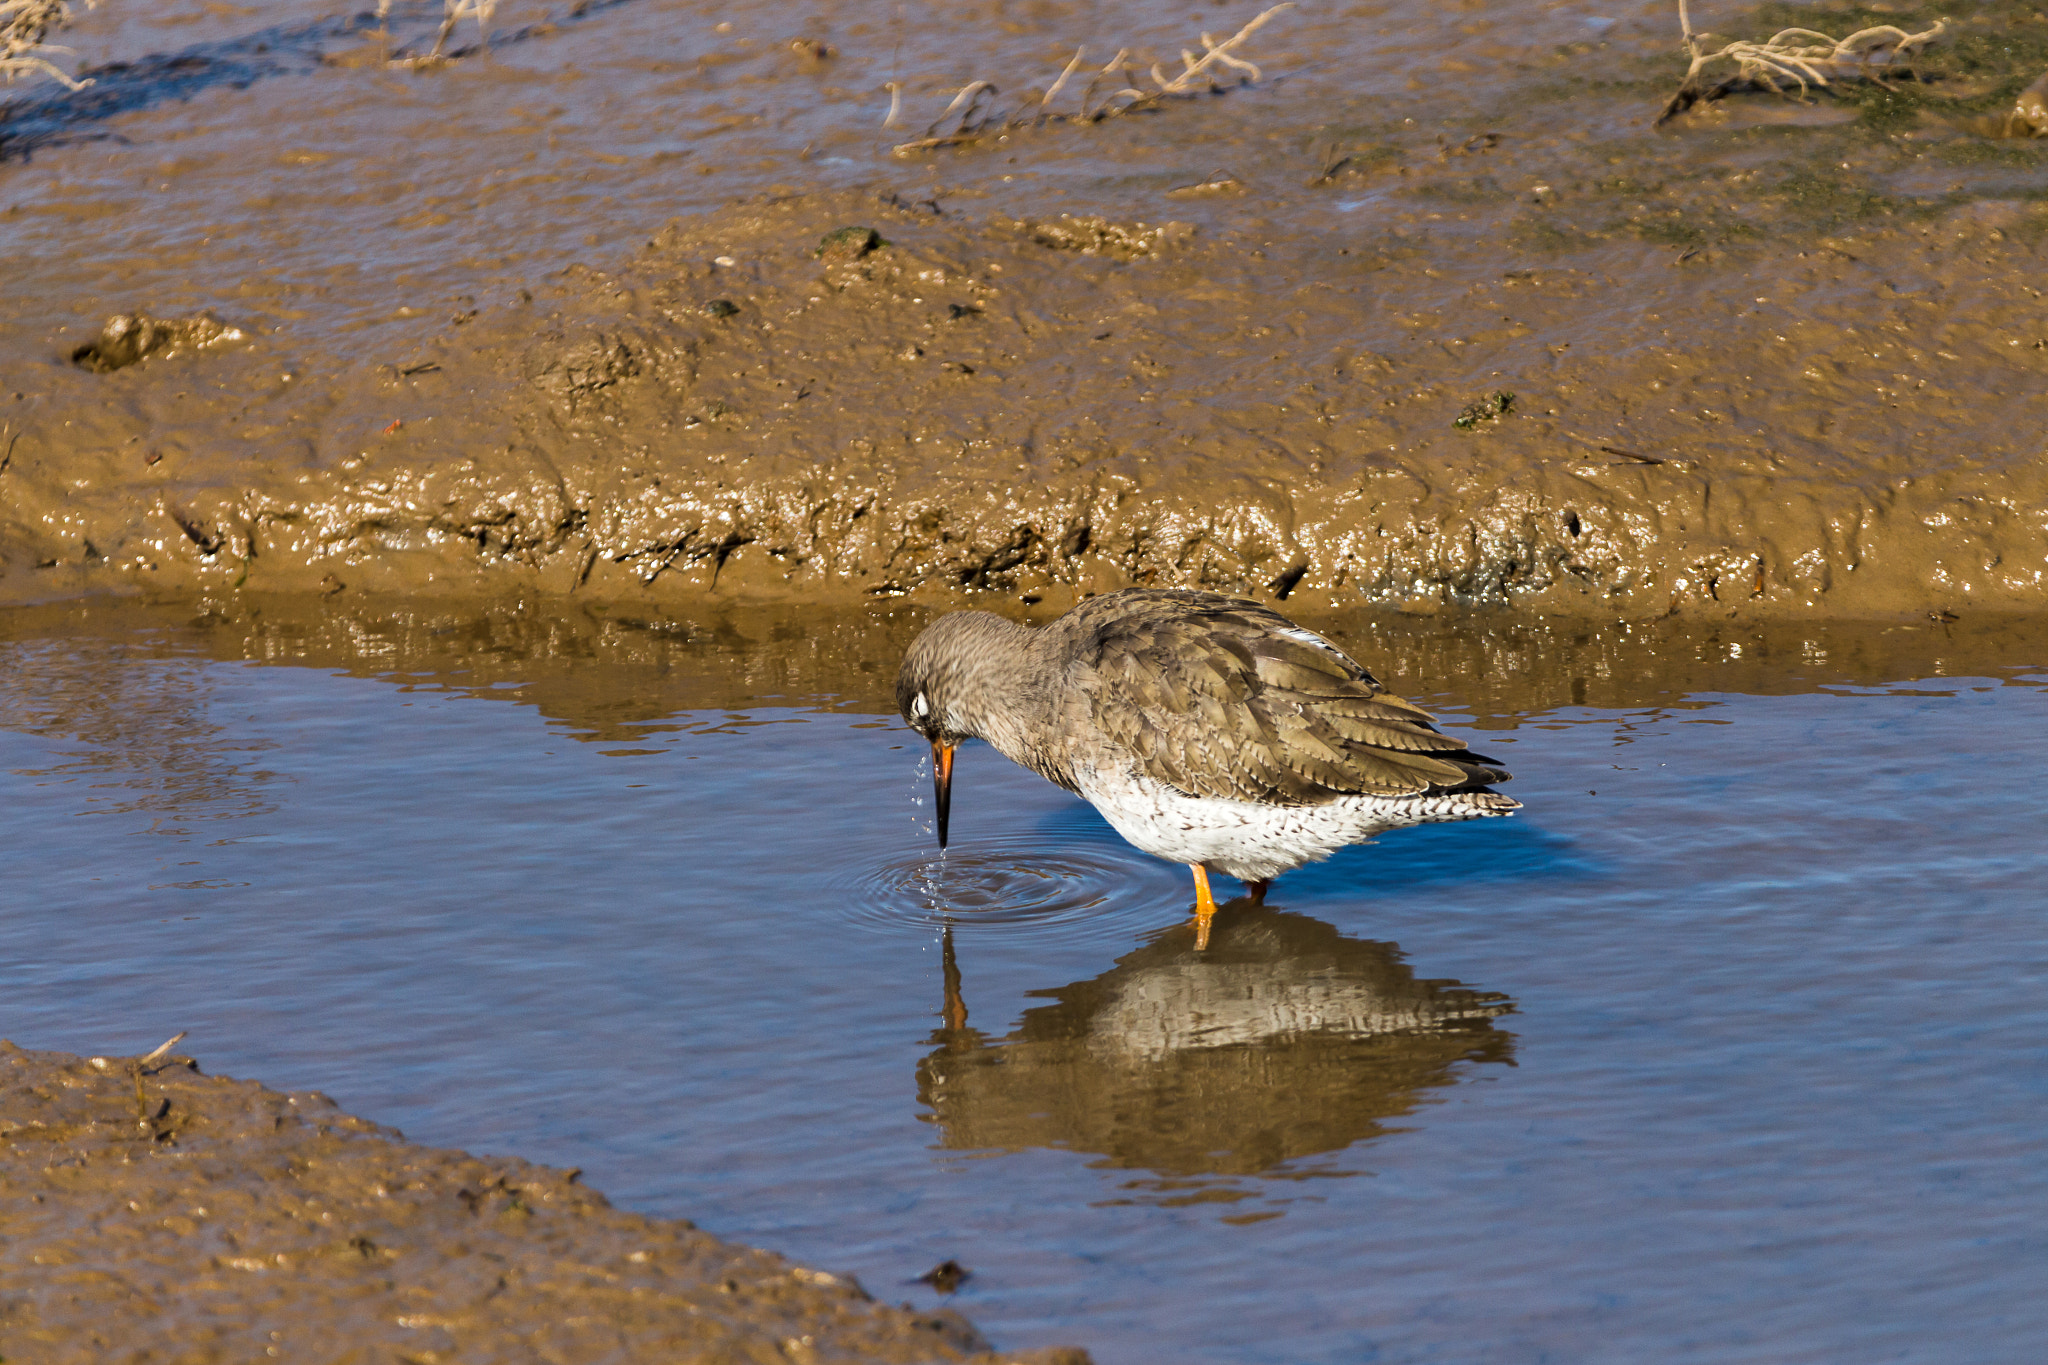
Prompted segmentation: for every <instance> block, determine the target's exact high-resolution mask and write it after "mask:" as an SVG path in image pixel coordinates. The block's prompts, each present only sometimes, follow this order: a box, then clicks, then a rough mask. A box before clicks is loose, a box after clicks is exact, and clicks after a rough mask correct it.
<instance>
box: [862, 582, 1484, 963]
mask: <svg viewBox="0 0 2048 1365" xmlns="http://www.w3.org/2000/svg"><path fill="white" fill-rule="evenodd" d="M896 705H897V708H898V709H899V710H900V711H901V712H902V713H903V719H904V720H905V721H907V722H909V724H910V728H911V729H913V730H915V731H917V732H918V734H920V735H922V736H923V737H924V738H925V739H926V740H927V741H928V742H929V743H930V744H931V746H932V781H933V785H934V789H935V795H936V796H937V805H938V833H939V847H941V848H944V847H945V846H946V826H947V821H948V816H949V814H950V811H951V803H952V785H953V751H954V749H955V748H957V747H958V746H959V744H960V743H961V741H963V740H966V739H984V740H987V741H988V742H989V744H990V745H992V746H994V748H995V750H996V751H997V752H998V753H1000V754H1002V755H1003V756H1004V757H1005V758H1008V759H1009V760H1011V761H1012V762H1014V763H1018V764H1021V765H1023V766H1024V767H1026V768H1029V769H1031V770H1032V771H1033V772H1035V773H1038V774H1039V775H1041V776H1043V777H1045V778H1048V779H1050V780H1051V781H1053V782H1055V783H1057V784H1058V785H1060V786H1062V787H1065V788H1066V789H1067V790H1068V791H1070V792H1075V793H1077V794H1079V795H1080V796H1082V797H1084V798H1085V799H1086V800H1087V801H1088V802H1089V804H1091V805H1093V806H1094V807H1095V809H1096V810H1098V811H1100V812H1102V816H1103V818H1104V819H1105V820H1107V821H1109V823H1110V825H1111V826H1112V827H1113V828H1114V829H1115V830H1116V832H1117V833H1118V834H1121V835H1123V837H1124V838H1125V839H1127V840H1129V841H1130V842H1131V843H1132V844H1135V845H1136V846H1137V847H1139V848H1141V849H1143V850H1144V851H1145V852H1147V853H1150V854H1153V855H1155V856H1157V857H1160V858H1167V859H1171V860H1172V861H1174V862H1178V863H1186V864H1187V865H1188V866H1189V867H1190V868H1191V869H1193V871H1194V874H1195V946H1196V947H1197V948H1205V947H1207V945H1208V940H1209V920H1210V917H1211V916H1212V915H1214V914H1215V913H1216V900H1215V897H1214V895H1213V894H1212V893H1211V891H1210V889H1209V874H1210V873H1212V872H1219V873H1222V874H1223V875H1225V876H1230V877H1235V878H1237V879H1238V880H1240V881H1242V882H1244V883H1245V884H1246V886H1247V887H1248V888H1249V890H1250V892H1251V895H1252V898H1253V899H1254V900H1257V901H1263V900H1264V899H1265V894H1266V888H1267V886H1268V885H1269V884H1270V883H1271V882H1272V880H1273V878H1275V877H1277V876H1279V875H1280V874H1281V873H1283V872H1287V871H1290V870H1292V869H1294V868H1297V867H1300V866H1301V865H1302V864H1304V863H1312V862H1317V861H1320V860H1321V859H1324V858H1327V857H1329V856H1330V855H1331V854H1332V853H1334V852H1336V851H1337V850H1338V849H1340V848H1342V847H1344V846H1345V845H1346V844H1355V843H1358V842H1360V841H1362V840H1365V839H1369V838H1371V837H1372V836H1373V835H1375V834H1378V833H1380V832H1381V831H1382V830H1388V829H1394V828H1397V827H1400V826H1403V825H1419V824H1425V823H1429V822H1431V821H1437V820H1469V819H1472V818H1474V817H1477V816H1485V815H1505V814H1507V813H1508V812H1509V811H1512V810H1515V809H1517V808H1518V807H1519V805H1520V803H1519V802H1517V801H1515V800H1514V799H1513V798H1512V797H1507V796H1502V795H1501V794H1500V793H1498V792H1495V791H1492V790H1489V788H1488V784H1489V783H1494V782H1504V781H1506V780H1507V778H1508V773H1507V771H1506V770H1505V769H1503V768H1502V767H1500V765H1499V764H1498V763H1497V762H1496V761H1495V760H1493V759H1490V758H1485V757H1482V756H1481V755H1479V754H1475V753H1473V752H1472V751H1471V750H1470V749H1467V748H1466V747H1465V745H1464V743H1463V742H1462V741H1460V740H1456V739H1453V738H1451V737H1450V736H1448V735H1446V734H1444V733H1442V732H1441V731H1439V730H1438V729H1437V728H1436V726H1435V725H1433V724H1432V723H1431V721H1430V716H1429V713H1428V712H1426V711H1424V710H1423V709H1422V708H1421V707H1419V706H1417V705H1415V703H1413V702H1410V701H1403V700H1402V699H1401V698H1399V697H1397V696H1394V695H1393V694H1392V693H1390V692H1388V691H1387V690H1386V689H1385V688H1384V687H1382V686H1380V684H1379V682H1378V681H1377V680H1376V679H1375V678H1374V677H1373V676H1372V675H1371V674H1370V673H1368V672H1366V671H1365V670H1364V669H1363V668H1361V667H1359V666H1358V665H1357V664H1356V663H1354V662H1352V660H1351V659H1350V658H1348V657H1347V656H1346V655H1345V654H1344V652H1343V651H1342V650H1340V649H1338V648H1337V647H1336V646H1335V645H1333V644H1331V643H1330V642H1329V641H1328V640H1325V639H1324V638H1323V637H1322V636H1320V635H1317V634H1315V633H1314V632H1313V631H1309V630H1304V629H1302V628H1301V627H1300V626H1297V625H1295V624H1294V623H1293V622H1292V621H1289V620H1288V619H1287V618H1286V617H1284V616H1282V615H1280V614H1279V613H1278V612H1276V611H1273V610H1272V609H1270V608H1268V607H1263V606H1260V605H1259V604H1258V603H1256V602H1248V601H1244V600H1242V599H1239V598H1232V597H1224V596H1221V595H1219V594H1216V593H1207V592H1189V591H1181V590H1168V589H1159V588H1126V589H1124V590H1123V591H1122V592H1114V593H1110V594H1108V595H1106V596H1103V597H1097V598H1093V599H1091V600H1089V601H1087V602H1084V603H1082V604H1081V605H1080V606H1078V607H1076V608H1074V609H1073V610H1072V611H1070V612H1068V613H1066V615H1064V616H1062V617H1060V618H1059V619H1058V620H1056V621H1053V622H1052V623H1050V624H1049V625H1046V626H1043V627H1041V628H1038V629H1032V628H1031V627H1029V626H1021V625H1017V624H1015V623H1014V622H1011V621H1006V620H1004V619H1003V618H1002V617H1000V616H996V615H993V614H991V613H989V612H985V611H960V612H953V613H950V614H948V615H946V616H942V617H940V618H939V619H938V620H937V621H934V622H933V623H932V624H931V625H930V626H928V627H926V628H925V630H924V632H923V633H922V634H921V635H919V636H918V637H917V639H916V640H915V641H913V642H912V644H911V646H910V651H909V653H908V654H906V655H905V656H904V659H903V668H902V670H901V672H899V673H898V674H897V677H896Z"/></svg>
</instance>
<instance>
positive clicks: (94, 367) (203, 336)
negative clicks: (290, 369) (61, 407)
mask: <svg viewBox="0 0 2048 1365" xmlns="http://www.w3.org/2000/svg"><path fill="white" fill-rule="evenodd" d="M243 340H246V337H245V335H244V334H243V332H242V331H241V329H240V328H236V327H230V326H228V325H227V324H226V323H223V322H222V321H221V320H220V319H218V318H216V317H213V316H212V315H211V314H202V315H201V316H199V317H193V318H153V317H150V316H148V315H147V314H145V313H117V314H115V315H114V316H113V317H110V318H108V319H107V321H106V324H105V325H104V326H102V327H101V328H100V334H99V335H98V336H96V337H94V338H93V339H92V340H91V341H88V342H86V343H85V344H84V345H83V346H80V347H78V348H77V349H76V350H74V351H72V352H71V363H72V364H74V365H76V366H78V367H79V368H80V369H82V370H90V371H92V372H93V373H94V374H106V373H107V372H108V371H110V370H123V369H126V368H127V367H128V366H130V365H135V364H139V363H140V362H141V361H143V360H144V359H146V358H147V357H149V356H153V355H169V354H171V353H172V352H174V351H198V350H204V349H205V348H207V347H209V346H225V345H229V344H232V343H234V342H237V341H243Z"/></svg>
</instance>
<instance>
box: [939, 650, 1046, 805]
mask: <svg viewBox="0 0 2048 1365" xmlns="http://www.w3.org/2000/svg"><path fill="white" fill-rule="evenodd" d="M976 625H977V630H976V634H977V635H978V636H979V637H980V638H978V639H977V640H976V641H975V647H974V649H973V650H972V652H971V653H970V654H969V658H971V660H972V663H971V664H970V665H969V666H968V668H967V670H966V672H965V676H963V677H962V678H961V679H960V682H959V684H958V703H957V704H958V705H959V708H960V712H961V714H960V716H959V717H958V720H959V722H960V726H959V728H960V729H961V730H962V731H963V732H964V733H966V734H970V735H973V736H975V737H976V738H978V739H984V740H987V741H988V743H989V745H990V746H991V747H993V748H994V749H995V750H996V752H998V753H1000V754H1002V755H1003V757H1005V758H1007V759H1009V760H1010V761H1011V762H1013V763H1021V764H1023V765H1024V766H1025V767H1027V768H1032V769H1035V770H1037V771H1039V772H1046V759H1047V756H1046V749H1047V741H1048V737H1049V736H1050V734H1051V730H1052V725H1053V705H1054V700H1055V691H1056V689H1055V688H1054V686H1052V680H1051V679H1050V678H1048V677H1047V676H1046V666H1045V663H1044V661H1043V659H1042V657H1041V652H1040V651H1039V650H1038V649H1037V648H1036V647H1035V646H1036V645H1037V644H1038V641H1039V632H1038V631H1035V630H1033V629H1031V628H1030V627H1029V626H1020V625H1017V624H1016V623H1015V622H1012V621H1005V620H1003V619H1002V618H1001V617H997V616H990V617H988V618H986V620H985V621H984V622H977V623H976ZM1046 775H1047V776H1052V774H1051V773H1049V772H1047V774H1046ZM1054 780H1055V781H1057V780H1058V778H1054Z"/></svg>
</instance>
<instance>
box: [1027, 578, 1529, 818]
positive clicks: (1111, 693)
mask: <svg viewBox="0 0 2048 1365" xmlns="http://www.w3.org/2000/svg"><path fill="white" fill-rule="evenodd" d="M1038 649H1039V650H1041V651H1044V652H1043V653H1041V655H1040V657H1041V659H1043V660H1044V661H1045V662H1046V664H1047V665H1048V666H1049V668H1050V669H1052V670H1055V671H1056V674H1057V676H1058V678H1059V680H1060V682H1061V684H1062V685H1061V687H1060V693H1061V696H1062V709H1063V715H1062V716H1061V729H1062V731H1063V732H1064V733H1065V734H1066V735H1068V736H1070V737H1071V738H1070V742H1069V744H1068V745H1067V746H1066V747H1067V748H1068V750H1069V755H1070V757H1071V760H1072V761H1073V762H1074V763H1075V764H1076V765H1077V766H1089V765H1094V766H1100V765H1103V764H1120V765H1127V766H1129V767H1131V768H1134V769H1135V770H1136V771H1137V772H1139V773H1141V774H1143V775H1144V776H1147V777H1150V778H1152V779H1154V780H1156V781H1159V782H1162V783H1165V784H1166V785H1168V786H1169V787H1172V788H1174V789H1175V790H1177V791H1180V792H1184V793H1186V794H1187V795H1190V796H1204V797H1220V798H1224V799H1229V800H1237V801H1248V802H1256V803H1258V804H1261V805H1268V806H1309V805H1321V804H1325V803H1328V802H1331V801H1335V800H1338V799H1340V798H1342V797H1346V796H1355V795H1370V796H1410V795H1421V794H1424V793H1429V792H1448V791H1457V790H1472V789H1476V788H1480V787H1483V786H1485V785H1486V784H1487V783H1491V782H1500V781H1505V780H1506V779H1507V777H1508V774H1507V772H1506V771H1505V770H1504V769H1502V768H1501V767H1500V766H1499V765H1498V764H1497V763H1496V762H1495V761H1494V760H1492V759H1489V758H1484V757H1482V756H1480V755H1478V754H1474V753H1472V752H1471V751H1470V750H1468V749H1467V748H1466V747H1465V746H1464V744H1463V743H1461V742H1460V741H1458V740H1456V739H1453V738H1451V737H1450V736H1448V735H1445V734H1443V733H1441V732H1440V731H1438V730H1437V728H1436V727H1435V725H1433V724H1432V723H1431V721H1430V716H1429V713H1428V712H1426V711H1424V710H1423V709H1422V708H1421V707H1419V706H1417V705H1415V704H1414V703H1413V702H1409V701H1404V700H1402V699H1401V698H1399V697H1397V696H1394V695H1393V694H1392V693H1390V692H1388V691H1387V690H1386V689H1385V688H1384V687H1382V686H1380V684H1379V682H1378V681H1377V680H1375V679H1374V678H1373V676H1372V675H1371V674H1370V673H1368V672H1366V670H1365V669H1363V668H1361V667H1359V665H1358V664H1357V663H1355V662H1353V661H1352V660H1351V659H1350V658H1348V657H1347V656H1346V655H1345V654H1344V653H1343V652H1342V651H1341V650H1339V649H1338V648H1337V647H1336V646H1334V645H1332V644H1331V643H1330V642H1329V641H1327V640H1325V639H1323V638H1322V637H1321V636H1319V635H1316V634H1315V633H1314V632H1312V631H1308V630H1304V629H1303V628H1302V627H1300V626H1297V625H1295V624H1294V623H1293V622H1291V621H1289V620H1288V619H1287V618H1286V617H1284V616H1281V615H1280V614H1279V613H1278V612H1275V611H1273V610H1271V609H1270V608H1268V607H1264V606H1261V605H1259V604H1258V603H1256V602H1251V601H1246V600H1243V599H1240V598H1231V597H1224V596H1221V595H1219V594H1216V593H1206V592H1192V591H1185V590H1177V589H1155V588H1130V589H1125V590H1124V591H1122V592H1117V593H1111V594H1108V595H1107V596H1104V597H1099V598H1095V599H1092V600H1091V601H1088V602H1085V603H1083V604H1082V605H1081V606H1079V607H1077V608H1075V609H1074V610H1073V611H1071V612H1068V613H1067V614H1066V615H1065V616H1062V617H1061V618H1060V619H1059V620H1058V621H1055V622H1053V623H1052V624H1051V625H1049V626H1047V627H1045V629H1044V632H1043V638H1042V639H1041V640H1040V641H1039V642H1038ZM1502 800H1503V802H1504V803H1505V798H1502ZM1507 804H1511V803H1507Z"/></svg>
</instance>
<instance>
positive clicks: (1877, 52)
mask: <svg viewBox="0 0 2048 1365" xmlns="http://www.w3.org/2000/svg"><path fill="white" fill-rule="evenodd" d="M1678 25H1679V29H1680V30H1681V32H1682V33H1683V34H1684V39H1685V50H1686V54H1687V55H1688V56H1689V57H1690V58H1691V59H1692V65H1691V66H1690V67H1688V68H1687V69H1686V73H1685V79H1684V81H1682V82H1680V84H1679V87H1678V92H1677V93H1676V94H1674V95H1673V96H1672V97H1671V99H1670V101H1669V102H1668V103H1666V104H1665V106H1664V111H1663V112H1662V113H1660V114H1658V115H1657V119H1656V122H1657V123H1659V124H1661V123H1663V122H1665V121H1666V120H1668V119H1671V118H1674V117H1676V116H1677V115H1679V114H1682V113H1684V112H1685V111H1686V110H1688V109H1690V108H1692V106H1693V105H1695V104H1698V103H1700V102H1702V101H1704V100H1716V99H1719V98H1721V97H1722V96H1723V95H1726V94H1730V93H1732V92H1734V91H1736V90H1744V89H1755V88H1759V87H1761V88H1762V89H1765V90H1769V91H1770V92H1772V93H1773V94H1784V93H1785V91H1786V86H1787V85H1796V86H1798V87H1799V93H1800V94H1801V95H1802V96H1803V95H1805V94H1807V93H1808V91H1809V89H1810V88H1811V87H1813V86H1816V85H1818V86H1821V87H1822V88H1824V89H1825V88H1829V87H1831V86H1832V85H1833V83H1834V82H1836V81H1871V82H1873V83H1875V84H1877V85H1882V86H1884V87H1885V88H1886V89H1891V88H1892V86H1891V83H1890V82H1889V81H1888V80H1887V79H1886V78H1887V77H1888V76H1896V75H1900V74H1907V75H1910V74H1912V70H1913V67H1912V62H1913V59H1914V58H1915V57H1917V56H1919V55H1920V53H1921V51H1922V50H1924V49H1925V48H1926V47H1927V45H1928V44H1929V43H1931V42H1933V41H1934V40H1935V39H1937V38H1939V37H1940V36H1941V35H1942V34H1943V33H1945V32H1946V31H1947V30H1948V20H1946V19H1937V20H1935V21H1934V27H1933V28H1930V29H1927V30H1925V31H1924V32H1921V33H1908V32H1906V30H1904V29H1902V28H1898V27H1895V26H1894V25H1891V24H1880V25H1878V26H1877V27H1875V28H1863V29H1858V30H1856V32H1854V33H1852V34H1850V35H1849V36H1848V37H1846V38H1830V37H1829V36H1828V35H1827V34H1825V33H1819V32H1816V31H1815V30H1813V29H1810V28H1788V29H1783V30H1781V31H1780V32H1778V33H1776V34H1773V35H1772V36H1771V38H1770V39H1769V40H1768V41H1766V42H1761V43H1756V42H1750V41H1747V40H1743V39H1738V40H1736V41H1734V42H1725V43H1722V44H1721V46H1719V47H1715V46H1713V44H1714V42H1716V41H1717V40H1716V39H1715V37H1714V35H1712V34H1709V33H1695V32H1694V31H1693V27H1692V15H1691V13H1690V12H1689V10H1688V7H1687V2H1686V0H1678ZM1717 65H1718V66H1720V67H1721V68H1722V70H1723V73H1724V74H1722V75H1720V76H1719V78H1718V79H1716V78H1715V77H1714V76H1713V75H1710V74H1709V70H1710V68H1714V67H1716V66H1717ZM1729 65H1733V66H1734V68H1735V69H1734V71H1733V72H1726V70H1725V68H1726V67H1727V66H1729Z"/></svg>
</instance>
